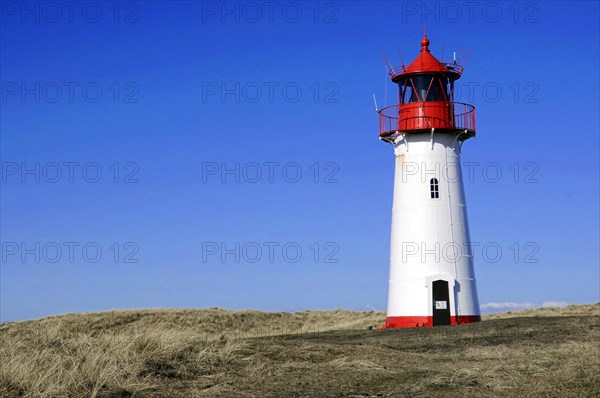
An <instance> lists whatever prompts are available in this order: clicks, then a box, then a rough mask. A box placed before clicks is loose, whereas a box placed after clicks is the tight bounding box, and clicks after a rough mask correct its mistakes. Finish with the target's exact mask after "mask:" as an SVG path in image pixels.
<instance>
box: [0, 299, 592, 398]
mask: <svg viewBox="0 0 600 398" xmlns="http://www.w3.org/2000/svg"><path fill="white" fill-rule="evenodd" d="M599 310H600V303H599V304H596V305H593V306H592V305H589V306H574V307H566V308H563V309H540V310H537V312H531V311H530V312H525V311H524V312H521V313H507V314H504V315H502V314H494V315H493V316H488V317H487V319H491V320H489V321H487V322H481V323H479V324H472V325H465V326H458V327H440V328H435V329H430V328H427V329H410V330H408V329H406V330H385V331H373V330H365V328H366V327H367V326H371V325H372V326H377V325H380V324H381V323H382V322H383V319H384V314H383V313H378V312H351V311H342V310H336V311H303V312H297V313H267V312H259V311H238V312H234V311H224V310H219V309H207V310H140V311H111V312H100V313H91V314H69V315H63V316H56V317H49V318H45V319H41V320H37V321H27V322H19V323H12V324H4V325H0V396H1V397H7V398H11V397H53V398H54V397H204V396H207V397H267V396H274V397H304V396H307V397H308V396H310V397H343V396H346V397H370V396H373V397H375V396H391V397H402V396H406V397H408V396H428V397H438V396H439V397H442V396H460V397H465V396H473V397H475V396H483V395H486V396H519V397H521V396H578V397H580V396H589V397H593V396H600V379H599V376H598V374H599V373H600V352H599V345H598V341H599V337H600V335H599V331H600V329H599V321H598V319H599V316H598V315H599ZM515 314H517V316H518V315H520V316H521V318H511V317H513V316H515ZM532 315H533V316H534V317H532ZM558 315H562V316H558ZM502 316H503V317H504V319H495V318H501V317H502Z"/></svg>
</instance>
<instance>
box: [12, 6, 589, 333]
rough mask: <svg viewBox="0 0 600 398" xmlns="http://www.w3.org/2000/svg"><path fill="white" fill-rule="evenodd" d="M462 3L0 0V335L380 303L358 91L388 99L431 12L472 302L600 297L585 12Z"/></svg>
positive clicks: (370, 160)
mask: <svg viewBox="0 0 600 398" xmlns="http://www.w3.org/2000/svg"><path fill="white" fill-rule="evenodd" d="M76 3H77V2H76ZM466 3H468V2H466ZM466 3H461V2H452V3H450V4H453V5H451V6H448V5H447V3H444V2H432V3H426V6H425V7H427V9H423V8H422V7H424V6H423V5H422V4H423V3H422V2H372V3H367V2H329V3H327V2H324V3H318V4H317V5H315V3H313V2H307V3H304V2H302V3H299V2H281V3H279V5H278V6H277V7H275V8H274V9H270V8H269V7H270V6H269V3H268V2H266V3H262V2H258V3H250V5H248V4H246V3H242V2H240V3H238V2H230V3H227V7H228V9H227V10H223V9H221V8H222V7H223V6H222V3H221V2H205V3H203V4H204V5H202V3H198V2H191V1H180V2H179V1H174V2H162V1H140V2H120V3H118V7H117V8H115V5H114V3H113V2H95V3H94V2H93V3H87V2H81V3H77V5H76V6H74V8H72V9H69V8H67V7H66V6H64V5H60V4H62V3H60V2H58V3H57V2H54V3H52V4H54V6H48V3H45V2H29V3H27V4H25V5H23V3H18V2H3V3H2V4H1V7H2V8H1V9H0V12H1V18H2V21H1V26H0V33H1V35H0V36H1V37H0V44H1V49H0V51H1V60H0V74H1V76H0V80H1V82H2V102H1V103H0V105H1V111H0V112H1V113H0V127H1V150H0V154H1V157H2V185H1V188H2V195H1V210H2V212H1V221H0V227H1V234H2V236H1V241H2V263H1V264H0V266H1V271H0V275H1V282H0V287H1V292H0V299H1V303H0V310H1V311H0V320H1V321H10V320H20V319H30V318H37V317H41V316H46V315H50V314H58V313H65V312H74V311H95V310H105V309H114V308H140V307H224V308H231V309H242V308H256V309H263V310H299V309H306V308H310V309H331V308H347V309H369V308H375V309H385V307H386V300H387V288H388V270H389V234H390V220H391V203H392V182H393V162H394V157H393V154H392V149H391V148H390V147H389V146H388V145H387V144H384V143H382V142H380V141H379V140H378V139H377V132H378V118H377V114H376V113H375V112H374V105H373V98H372V94H373V93H375V94H376V96H377V99H378V102H379V105H380V106H382V105H383V104H388V105H389V104H392V103H393V102H394V97H395V95H396V94H395V86H393V85H392V84H391V83H389V84H387V88H386V84H385V82H386V72H385V68H384V63H383V60H382V53H385V54H386V55H387V57H388V58H389V59H390V60H391V62H392V63H393V64H395V65H397V64H400V56H399V54H398V51H397V47H399V48H400V50H401V52H402V57H403V59H404V61H405V62H410V61H411V60H412V59H413V58H414V57H416V55H417V54H418V51H419V41H420V40H421V37H422V32H423V19H424V16H425V14H426V18H427V33H428V37H429V38H430V40H431V45H430V48H431V50H432V52H433V53H434V55H436V56H437V57H441V53H442V51H444V53H445V55H444V58H445V59H446V60H448V59H450V57H451V56H452V55H451V54H452V52H453V51H456V52H457V55H458V56H459V57H460V59H461V60H466V63H465V72H464V73H463V77H462V79H461V82H462V83H463V85H462V86H461V87H462V94H461V97H460V100H461V101H464V102H470V103H473V104H474V105H475V106H476V108H477V127H478V135H477V137H476V138H475V139H472V140H469V141H468V142H466V143H465V145H464V147H463V159H462V160H463V162H465V163H469V164H472V165H475V166H472V167H473V178H472V179H470V180H469V181H466V183H465V190H466V194H467V203H468V208H469V218H470V226H471V238H472V240H473V241H474V242H478V243H479V246H477V248H476V249H475V261H476V275H477V278H478V287H479V296H480V301H481V303H482V304H485V306H484V309H485V310H492V309H498V308H500V307H503V306H504V307H511V306H512V307H514V308H519V307H521V306H529V305H533V306H535V305H542V304H543V303H545V302H550V301H551V302H567V303H589V302H595V301H598V299H599V283H600V276H599V252H598V241H599V180H598V174H599V173H598V171H599V155H598V151H599V141H598V133H599V105H600V104H599V73H598V70H599V69H600V68H599V67H600V65H599V46H598V41H599V22H598V21H599V9H598V3H597V2H581V3H577V2H564V3H558V2H524V3H514V2H506V3H503V2H480V3H478V6H477V7H475V8H474V9H470V8H469V6H468V5H467V4H466ZM57 4H58V6H57ZM467 55H468V57H467ZM469 87H471V88H472V92H469V90H468V88H469ZM224 90H225V91H224ZM259 90H260V91H259ZM498 90H499V91H498ZM386 92H387V98H386ZM238 97H239V98H238ZM236 165H237V166H236ZM257 166H258V170H260V172H261V175H260V176H257V174H256V172H257ZM36 167H37V169H36ZM236 167H239V169H238V170H237V171H236ZM224 168H228V169H231V170H233V171H232V172H230V173H229V174H225V175H224V176H223V175H221V172H222V171H223V169H224ZM484 169H485V173H484ZM497 169H500V170H501V172H502V176H501V177H500V178H499V180H498V181H493V180H495V171H496V170H497ZM27 170H32V171H30V172H27ZM316 170H319V173H318V174H316ZM515 170H519V173H518V174H515ZM117 171H118V173H117ZM270 171H272V172H273V174H272V175H270ZM298 171H300V172H301V173H302V175H301V176H299V177H297V172H298ZM71 172H72V173H71ZM98 172H100V173H101V175H99V176H96V173H98ZM57 173H60V175H59V174H57ZM213 173H216V174H213ZM486 173H487V174H486ZM236 178H237V179H239V182H236ZM37 179H39V182H38V181H36V180H37ZM296 180H297V182H293V181H296ZM315 180H316V182H315ZM94 181H95V182H94ZM115 181H117V182H115ZM236 242H238V243H239V250H237V252H238V253H239V255H240V259H239V262H236V258H235V256H236V253H235V252H236ZM270 242H274V243H270ZM315 243H316V245H315ZM223 245H224V246H225V249H226V250H230V251H231V252H230V253H229V254H228V253H223V252H222V249H223ZM484 246H485V247H486V248H487V249H486V250H489V251H487V252H483V250H482V248H483V247H484ZM69 247H70V248H71V250H69ZM84 247H85V249H84ZM257 247H259V248H261V251H262V252H261V253H258V252H257ZM269 247H272V248H273V252H272V253H269ZM284 247H285V250H284ZM497 247H499V248H500V249H501V250H502V255H500V256H497V255H496V254H494V252H493V250H494V248H497ZM57 248H58V249H60V252H59V251H58V250H57ZM298 248H299V249H300V250H302V254H301V255H300V256H298V255H297V254H296V251H297V250H298ZM317 248H318V249H317ZM517 248H518V249H519V250H518V251H517ZM97 249H100V250H101V251H102V253H101V255H97V254H96V250H97ZM214 251H217V253H216V254H213V253H214ZM270 254H272V256H273V257H272V258H270ZM315 254H318V255H319V256H318V258H315ZM71 255H72V258H71ZM221 255H223V256H221ZM36 256H39V258H36ZM222 257H224V258H222ZM96 260H97V261H96ZM131 260H134V261H137V262H131ZM223 260H224V261H223ZM255 260H256V262H253V261H255ZM296 260H297V261H296ZM531 260H537V262H535V261H533V262H532V261H531ZM94 261H96V262H94ZM336 261H337V262H336Z"/></svg>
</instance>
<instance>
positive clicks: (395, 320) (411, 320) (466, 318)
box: [381, 315, 481, 329]
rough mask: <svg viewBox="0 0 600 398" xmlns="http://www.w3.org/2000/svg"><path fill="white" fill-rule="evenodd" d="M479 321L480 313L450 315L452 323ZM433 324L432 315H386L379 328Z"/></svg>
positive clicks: (414, 326)
mask: <svg viewBox="0 0 600 398" xmlns="http://www.w3.org/2000/svg"><path fill="white" fill-rule="evenodd" d="M479 321H481V316H480V315H457V316H452V317H450V323H451V324H452V325H460V324H462V323H473V322H479ZM431 326H433V317H432V316H388V317H387V318H385V325H384V326H382V327H381V329H390V328H416V327H431Z"/></svg>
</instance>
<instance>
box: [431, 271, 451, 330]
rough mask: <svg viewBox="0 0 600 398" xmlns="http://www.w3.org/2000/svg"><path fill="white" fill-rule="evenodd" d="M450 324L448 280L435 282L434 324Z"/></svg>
mask: <svg viewBox="0 0 600 398" xmlns="http://www.w3.org/2000/svg"><path fill="white" fill-rule="evenodd" d="M440 325H450V295H449V292H448V282H446V281H442V280H440V281H434V282H433V326H440Z"/></svg>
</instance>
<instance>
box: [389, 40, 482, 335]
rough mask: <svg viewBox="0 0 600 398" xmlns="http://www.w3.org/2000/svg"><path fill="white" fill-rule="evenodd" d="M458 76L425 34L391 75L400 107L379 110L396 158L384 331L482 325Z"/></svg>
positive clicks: (469, 130)
mask: <svg viewBox="0 0 600 398" xmlns="http://www.w3.org/2000/svg"><path fill="white" fill-rule="evenodd" d="M462 70H463V69H462V67H461V66H459V65H457V64H456V62H452V63H442V62H440V61H438V60H437V59H436V58H435V57H434V56H433V55H431V53H430V51H429V40H428V39H427V36H426V35H425V36H424V37H423V40H422V41H421V53H420V54H419V56H418V57H417V58H416V59H415V60H414V61H413V62H412V63H411V64H410V65H408V66H404V65H403V66H402V67H400V68H394V69H391V70H390V76H391V79H392V81H393V82H394V83H396V84H398V86H399V103H398V104H396V105H392V106H389V107H387V108H384V109H382V110H380V111H379V127H380V134H379V138H380V139H381V140H383V141H386V142H389V143H390V144H392V146H393V147H394V154H395V155H396V168H395V178H394V200H393V209H392V234H391V250H390V251H391V255H390V280H389V283H390V290H389V298H388V312H387V318H386V322H385V326H384V327H386V328H402V327H417V326H437V325H454V324H460V323H470V322H477V321H479V320H480V319H481V317H480V312H479V302H478V298H477V287H476V284H475V273H474V269H473V256H472V250H471V245H470V237H469V225H468V221H467V207H466V202H465V194H464V188H463V179H462V173H461V167H460V151H461V148H462V145H463V143H464V141H465V140H467V139H468V138H471V137H474V136H475V108H474V107H473V106H472V105H469V104H463V103H459V102H454V101H453V93H454V82H455V81H456V80H457V79H459V78H460V76H461V73H462Z"/></svg>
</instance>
